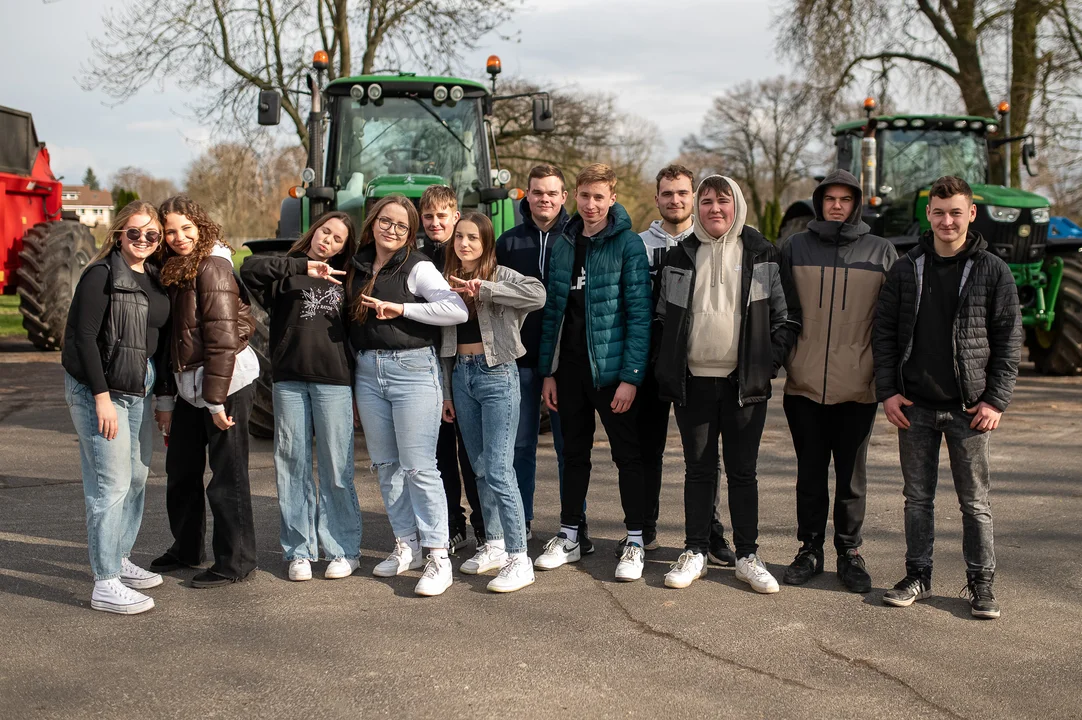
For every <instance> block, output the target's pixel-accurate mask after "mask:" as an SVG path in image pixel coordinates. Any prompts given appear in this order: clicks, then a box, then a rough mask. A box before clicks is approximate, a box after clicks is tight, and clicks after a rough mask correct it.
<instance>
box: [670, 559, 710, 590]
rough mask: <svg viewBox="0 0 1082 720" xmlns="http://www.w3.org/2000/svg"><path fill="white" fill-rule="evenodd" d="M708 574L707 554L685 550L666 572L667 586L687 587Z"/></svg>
mask: <svg viewBox="0 0 1082 720" xmlns="http://www.w3.org/2000/svg"><path fill="white" fill-rule="evenodd" d="M704 575H706V556H705V555H703V554H702V553H697V552H695V551H694V550H685V551H684V552H683V553H682V554H681V555H680V557H679V558H678V559H677V560H676V562H674V563H673V564H672V569H671V570H669V572H667V573H665V587H671V588H686V587H687V586H688V585H690V584H691V583H693V582H695V581H696V580H698V579H699V578H701V577H702V576H704Z"/></svg>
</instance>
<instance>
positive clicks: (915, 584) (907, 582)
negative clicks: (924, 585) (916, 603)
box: [894, 575, 921, 591]
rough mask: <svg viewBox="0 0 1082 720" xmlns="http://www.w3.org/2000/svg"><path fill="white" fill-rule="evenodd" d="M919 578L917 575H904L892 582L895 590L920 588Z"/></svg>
mask: <svg viewBox="0 0 1082 720" xmlns="http://www.w3.org/2000/svg"><path fill="white" fill-rule="evenodd" d="M920 587H921V579H920V577H919V576H917V575H906V576H905V577H904V578H902V579H901V580H899V581H898V582H896V583H894V589H895V590H918V591H919V590H920Z"/></svg>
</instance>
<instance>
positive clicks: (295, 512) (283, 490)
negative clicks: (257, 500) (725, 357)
mask: <svg viewBox="0 0 1082 720" xmlns="http://www.w3.org/2000/svg"><path fill="white" fill-rule="evenodd" d="M313 430H314V431H315V435H316V457H317V458H318V460H319V501H318V503H317V501H316V484H315V479H314V478H313V476H312V431H313ZM274 473H275V476H276V478H277V480H278V507H279V508H280V509H281V513H282V527H281V533H280V539H281V543H282V553H283V555H284V556H285V559H286V562H289V561H291V560H296V559H297V558H303V559H306V560H318V559H319V545H320V544H322V545H323V552H324V553H326V557H327V558H328V559H334V558H343V557H344V558H357V557H360V554H361V506H360V504H359V503H358V502H357V488H356V487H355V486H354V485H353V391H352V390H351V389H350V388H349V387H348V386H344V385H325V384H322V383H311V382H299V381H285V382H276V383H274Z"/></svg>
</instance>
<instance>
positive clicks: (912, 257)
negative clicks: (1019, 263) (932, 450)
mask: <svg viewBox="0 0 1082 720" xmlns="http://www.w3.org/2000/svg"><path fill="white" fill-rule="evenodd" d="M931 242H932V239H931V233H930V232H928V233H926V234H925V236H924V237H922V238H921V243H920V244H919V245H917V247H915V248H913V249H912V250H910V251H909V252H908V253H906V254H905V255H903V256H902V257H901V258H899V259H898V262H896V263H894V266H893V267H892V268H891V269H890V273H889V274H888V275H887V281H886V283H885V284H884V285H883V289H882V290H881V291H880V293H879V307H878V309H877V311H876V319H875V327H874V328H873V330H872V353H873V355H874V357H875V391H876V398H877V399H878V400H879V401H883V400H886V399H887V398H890V397H893V396H894V395H897V394H899V393H900V394H902V395H905V394H906V393H905V387H904V383H903V382H902V366H903V365H904V364H905V362H906V360H908V359H909V355H910V353H911V352H912V350H913V330H914V328H915V327H916V324H917V312H918V310H919V306H920V295H921V282H922V279H923V273H924V263H925V260H926V259H927V258H926V257H925V255H926V253H928V252H930V251H929V250H928V248H929V247H932V245H931ZM967 243H973V245H972V250H973V253H972V257H970V258H969V259H968V260H966V264H965V268H964V269H963V270H962V286H961V290H960V291H959V298H958V312H957V314H956V315H955V318H954V332H953V343H954V348H953V355H954V365H955V376H956V377H957V378H958V384H959V386H960V387H959V390H960V391H961V396H962V409H967V408H971V407H974V406H975V405H976V404H977V403H979V402H981V401H984V402H986V403H988V404H989V405H991V406H993V407H994V408H996V409H997V410H999V411H1001V412H1002V411H1004V410H1006V409H1007V405H1009V404H1010V402H1011V395H1012V394H1013V393H1014V383H1015V380H1016V379H1017V377H1018V362H1019V360H1020V358H1021V353H1022V316H1021V313H1020V312H1019V309H1018V290H1017V288H1016V287H1015V284H1014V278H1013V276H1012V275H1011V271H1010V268H1008V267H1007V264H1006V263H1005V262H1003V261H1002V260H1000V259H999V258H997V257H996V256H995V255H992V254H991V253H989V252H987V251H986V250H985V248H986V247H987V243H986V242H985V241H984V239H983V238H981V237H980V235H977V234H975V233H973V232H970V235H969V238H968V240H967Z"/></svg>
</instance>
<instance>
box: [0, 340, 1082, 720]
mask: <svg viewBox="0 0 1082 720" xmlns="http://www.w3.org/2000/svg"><path fill="white" fill-rule="evenodd" d="M1024 368H1025V369H1024V370H1023V375H1022V377H1021V378H1020V380H1019V386H1018V391H1017V393H1016V395H1015V402H1014V404H1013V405H1012V407H1011V410H1010V411H1009V413H1008V414H1007V415H1006V416H1005V419H1004V424H1003V426H1002V427H1001V429H1000V430H998V431H996V435H995V438H994V440H993V445H992V453H993V473H994V475H993V493H992V502H993V513H994V517H995V527H996V550H997V553H996V554H997V557H998V562H999V571H998V573H997V578H996V593H997V597H998V598H999V600H1000V602H1001V604H1002V607H1003V617H1002V618H1001V619H1000V620H998V621H977V620H974V619H972V618H970V616H969V607H968V604H967V603H966V601H965V600H963V599H961V598H959V597H958V591H959V590H960V589H961V588H962V586H963V585H964V583H965V577H964V565H963V563H962V558H961V521H960V513H959V511H958V506H957V502H956V500H955V499H954V495H953V491H952V488H951V485H950V482H949V477H950V476H949V474H948V473H947V470H946V468H947V466H946V461H945V456H946V453H945V452H944V453H943V455H944V464H943V468H942V470H941V477H943V478H944V479H945V480H946V483H945V484H944V485H943V486H942V488H941V493H940V503H939V508H938V514H937V520H938V531H937V536H938V537H937V543H936V571H935V576H934V578H933V587H934V593H935V596H934V597H933V598H931V599H929V600H927V601H923V602H919V603H917V604H915V605H914V606H912V607H910V608H906V609H900V608H889V607H885V606H883V605H882V603H881V597H882V594H883V592H884V590H885V589H886V588H888V587H890V586H891V585H892V584H893V583H894V582H895V581H897V580H898V579H899V578H900V577H901V575H902V574H903V572H904V569H903V557H904V552H905V540H904V535H903V531H902V497H901V476H900V473H899V470H898V462H897V452H898V450H897V440H896V436H895V433H894V431H893V428H891V427H890V425H889V424H888V423H887V422H886V420H885V418H884V417H883V416H882V413H880V416H879V418H878V420H877V424H876V431H875V435H874V437H873V439H872V446H871V450H870V457H869V502H868V516H867V521H866V524H865V546H864V554H865V556H866V558H867V561H868V567H869V570H870V572H871V573H872V577H873V581H874V589H873V590H872V592H871V593H869V594H867V595H863V596H862V595H854V594H851V593H847V592H844V591H843V589H842V588H841V586H840V585H839V583H838V581H837V579H836V578H835V576H834V573H833V572H832V571H833V561H832V560H831V559H830V558H828V560H827V570H828V572H826V573H824V574H823V575H821V576H818V577H817V578H815V579H813V580H812V582H810V583H809V584H808V585H806V586H804V587H800V588H792V587H788V586H785V585H783V586H782V590H781V592H780V593H778V594H776V595H770V596H767V595H757V594H756V593H754V592H752V591H751V590H750V589H749V588H748V587H747V586H746V585H744V584H742V583H738V582H737V581H736V580H735V578H734V577H733V571H732V570H731V569H719V568H716V567H711V568H710V571H709V573H708V574H707V576H706V577H705V578H704V579H703V580H701V581H698V582H696V583H695V584H694V585H692V586H691V587H690V588H688V589H686V590H670V589H667V588H665V587H664V586H663V576H664V574H665V572H666V571H667V569H668V566H669V563H671V562H673V561H674V560H675V559H676V557H677V555H678V554H679V552H680V549H681V547H682V540H683V511H682V497H683V494H682V485H681V478H682V469H683V463H682V459H681V456H680V450H679V438H678V435H677V433H676V423H675V421H673V422H672V423H671V424H670V437H669V446H668V452H667V453H666V467H665V485H664V490H663V497H662V509H661V522H660V528H659V530H660V532H659V539H660V541H661V544H662V548H661V549H660V550H658V551H655V552H651V553H648V554H647V560H648V563H647V568H646V572H645V575H644V580H643V581H641V582H636V583H630V584H623V583H616V582H615V581H614V580H613V570H614V568H615V558H614V556H613V548H614V546H615V542H616V540H617V539H618V538H619V537H620V536H621V535H622V529H621V525H620V523H619V520H620V517H621V513H620V509H619V508H620V505H619V497H618V492H617V487H616V478H615V468H614V467H613V465H612V463H611V460H610V459H609V457H608V447H607V445H606V444H605V442H604V438H603V437H599V439H598V442H597V444H596V448H595V455H594V480H593V482H592V483H591V492H590V497H589V516H590V526H591V531H592V534H593V535H594V536H595V538H596V540H597V546H598V551H597V553H596V554H594V555H591V556H588V557H587V558H585V559H584V560H583V561H582V562H580V563H578V564H577V565H574V566H570V567H565V568H561V569H558V570H555V571H552V572H548V573H543V574H542V573H538V578H537V582H536V583H535V584H534V585H533V586H532V587H530V588H527V589H525V590H523V591H521V592H518V593H514V594H511V595H507V596H501V595H495V594H491V593H488V592H486V590H485V583H487V581H488V578H487V577H470V576H467V575H461V574H457V573H456V577H455V583H454V585H453V586H452V588H451V589H450V590H448V592H447V593H446V594H445V595H444V596H442V597H439V598H428V599H425V598H417V597H415V596H414V595H413V592H412V590H413V585H414V584H415V582H416V580H417V578H418V573H417V572H411V573H407V574H406V575H404V576H401V577H399V578H395V579H392V580H390V581H387V580H381V579H376V578H373V577H372V576H371V569H372V567H373V566H374V565H375V563H376V562H378V561H379V560H380V559H382V558H383V557H384V556H385V554H386V553H387V551H388V550H389V549H390V546H391V544H392V542H393V538H392V535H391V531H390V527H389V525H388V524H387V521H386V516H385V514H384V512H383V509H382V503H381V501H380V497H379V491H378V487H377V483H376V479H375V477H374V475H372V474H371V473H370V472H369V471H368V469H367V457H366V455H365V453H364V443H363V441H360V442H358V445H357V448H358V453H357V468H358V469H357V479H356V482H357V489H358V492H359V494H360V498H361V507H362V511H363V514H364V539H363V557H362V564H361V570H360V571H359V572H358V573H357V574H355V575H354V576H353V577H351V578H348V579H344V580H336V581H327V580H323V579H322V578H321V575H322V568H323V566H322V564H321V565H319V566H317V572H316V579H314V580H312V581H311V582H307V583H290V582H289V581H288V580H287V579H286V577H285V567H284V564H283V562H282V557H281V551H280V548H279V547H278V543H277V534H278V512H277V500H276V497H275V486H274V472H273V469H272V463H271V446H270V443H269V442H265V441H254V442H253V445H252V454H251V468H252V488H253V495H254V497H253V502H254V507H255V517H256V526H257V530H258V542H259V549H260V554H259V565H260V568H259V570H258V571H257V572H255V573H254V574H253V575H252V576H251V578H250V579H249V580H248V581H246V582H243V583H238V584H237V585H234V586H230V587H226V588H222V589H213V590H194V589H191V588H189V587H187V586H186V581H187V579H188V578H189V577H190V576H191V575H192V574H193V573H194V571H185V572H177V573H172V574H170V575H169V576H168V577H167V579H166V583H165V584H164V585H162V586H161V587H159V588H155V589H153V590H151V591H150V594H151V595H152V596H153V597H154V599H155V602H156V603H157V607H156V608H155V609H154V610H152V611H151V612H149V613H146V614H144V615H140V616H135V617H121V616H116V615H110V614H106V613H99V612H94V611H91V610H90V603H89V600H90V591H91V586H92V577H91V574H90V569H89V566H88V562H87V557H86V530H85V524H84V509H83V499H82V492H81V486H80V480H79V457H78V446H77V442H76V439H75V434H74V432H73V430H72V427H71V421H70V419H69V417H68V414H67V408H66V407H65V405H64V401H63V393H62V387H63V381H62V377H63V371H62V370H61V368H60V365H59V358H58V355H56V354H45V353H36V352H31V349H30V347H29V346H28V345H26V344H25V343H21V342H13V341H0V700H2V702H0V718H53V717H57V718H59V717H64V718H84V717H99V716H102V717H117V718H129V717H137V716H138V717H143V718H174V717H175V718H189V717H200V718H292V717H300V716H304V717H309V718H353V717H377V716H387V717H471V718H474V717H477V718H490V717H491V718H502V717H554V716H561V715H562V716H573V717H589V718H594V717H659V716H671V717H679V718H683V717H723V718H906V719H907V720H911V719H912V718H1011V719H1013V718H1041V719H1042V720H1052V719H1058V718H1082V694H1080V693H1082V682H1080V679H1082V601H1080V599H1079V598H1080V595H1082V560H1080V552H1082V542H1080V541H1082V523H1080V519H1082V479H1080V469H1082V447H1080V445H1079V442H1078V438H1079V433H1080V431H1082V419H1080V418H1082V378H1042V377H1038V376H1036V375H1034V374H1033V371H1032V369H1031V368H1026V367H1025V366H1024ZM539 455H540V457H539V463H538V464H539V477H538V483H537V484H538V492H537V501H536V506H537V507H536V515H537V519H536V520H535V522H534V528H535V533H536V534H537V539H535V540H534V541H532V542H531V543H530V551H531V555H536V554H537V553H538V552H539V551H540V548H541V545H542V544H543V542H544V541H545V540H546V539H547V538H548V537H549V536H550V534H551V533H552V532H555V530H556V529H557V525H558V522H557V520H558V509H559V508H558V498H557V490H556V485H557V483H556V474H555V457H554V454H553V452H552V443H551V439H550V438H549V437H548V436H543V437H542V438H541V447H540V451H539ZM163 459H164V458H163V454H162V452H161V448H159V449H158V451H157V452H156V453H155V456H154V464H153V469H152V474H151V478H150V481H149V487H148V492H147V503H146V513H145V516H144V520H143V528H142V532H141V534H140V536H139V540H138V542H137V544H136V547H135V554H134V557H133V559H134V560H135V561H137V562H140V563H143V564H145V563H147V562H149V561H150V559H151V558H153V557H155V556H156V555H157V554H158V553H159V552H160V551H161V550H162V549H164V548H165V547H166V546H167V544H168V542H169V531H168V527H167V521H166V516H165V504H164V496H165V478H164V475H163ZM759 469H760V476H759V477H760V479H759V483H760V485H759V487H760V544H761V546H762V554H763V556H764V557H765V559H766V560H767V562H768V564H769V565H770V567H771V569H772V570H773V571H774V572H775V574H776V575H778V576H779V577H780V574H781V573H782V571H783V569H784V567H785V565H786V564H787V563H788V561H789V560H790V559H791V556H792V554H793V553H794V552H795V550H796V545H797V543H796V541H795V524H796V509H795V492H794V487H793V486H794V477H795V463H794V458H793V452H792V445H791V443H790V439H789V435H788V431H787V429H786V426H785V418H784V416H783V414H782V411H781V403H780V385H778V386H776V392H775V399H774V400H772V401H771V404H770V411H769V417H768V422H767V430H766V433H765V436H764V439H763V444H762V448H761V451H760V462H759ZM726 525H727V526H728V522H726ZM466 557H468V555H467V554H466V553H463V554H462V555H460V556H459V557H458V558H457V560H456V561H455V566H456V567H457V565H458V564H459V563H461V562H462V561H463V560H465V559H466Z"/></svg>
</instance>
